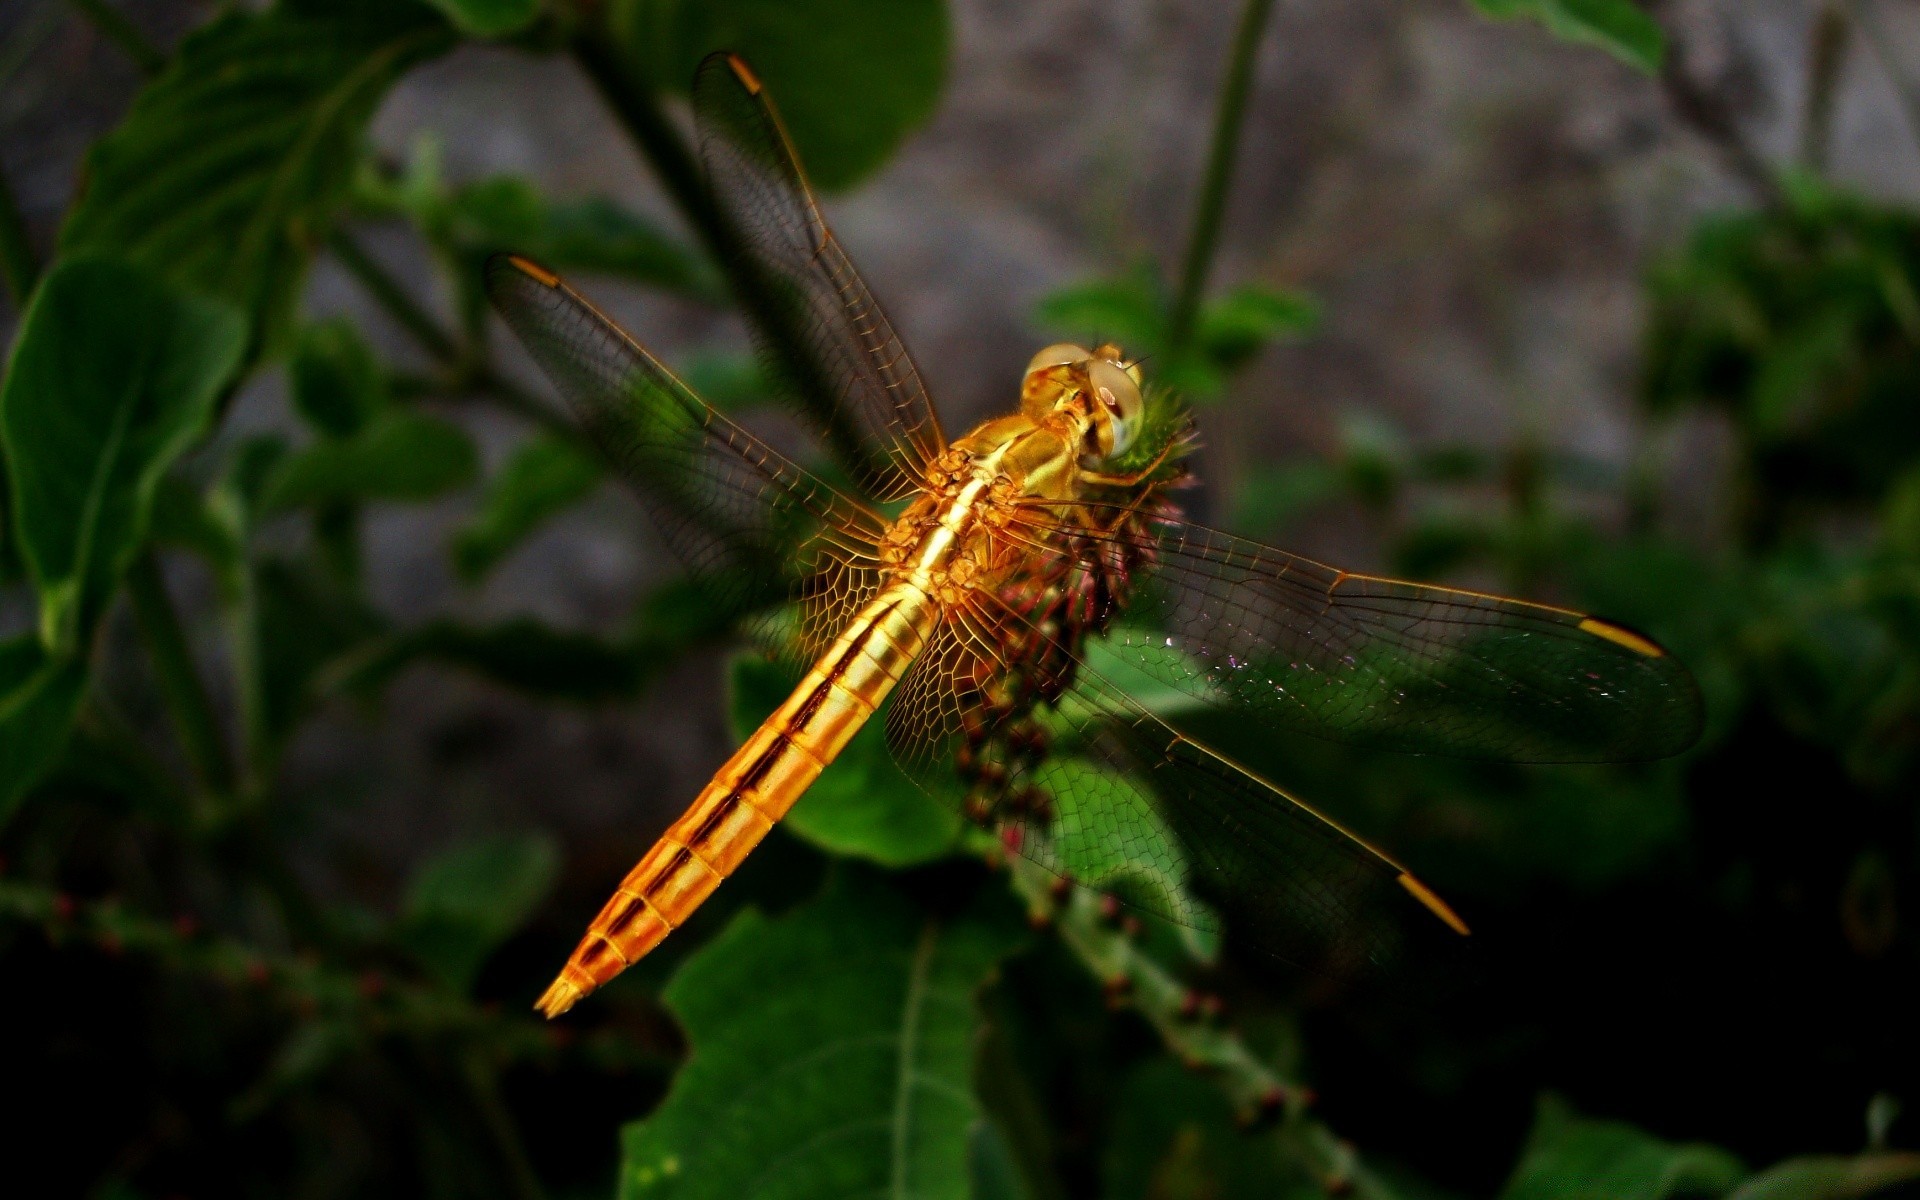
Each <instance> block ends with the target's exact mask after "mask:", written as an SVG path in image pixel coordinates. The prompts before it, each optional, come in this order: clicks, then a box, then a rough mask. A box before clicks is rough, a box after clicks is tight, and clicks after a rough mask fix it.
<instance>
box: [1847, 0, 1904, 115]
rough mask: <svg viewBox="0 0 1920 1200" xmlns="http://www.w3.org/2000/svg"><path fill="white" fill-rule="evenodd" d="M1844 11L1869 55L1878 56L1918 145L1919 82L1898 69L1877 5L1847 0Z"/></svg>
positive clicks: (1865, 1)
mask: <svg viewBox="0 0 1920 1200" xmlns="http://www.w3.org/2000/svg"><path fill="white" fill-rule="evenodd" d="M1847 11H1848V12H1849V13H1850V14H1851V15H1852V17H1853V23H1854V24H1855V25H1857V26H1858V27H1859V28H1860V32H1861V33H1863V34H1865V35H1866V41H1867V45H1868V47H1869V48H1871V49H1872V50H1873V56H1874V57H1875V58H1877V59H1879V60H1880V69H1881V70H1882V71H1885V72H1886V74H1887V78H1888V79H1889V80H1891V81H1892V83H1893V90H1894V93H1895V94H1896V95H1897V96H1899V97H1900V107H1901V110H1902V111H1903V112H1904V113H1905V115H1906V118H1907V133H1908V135H1909V136H1911V137H1912V138H1913V141H1914V144H1915V145H1916V146H1920V83H1917V82H1915V81H1914V80H1913V79H1911V78H1909V77H1908V76H1907V73H1906V72H1905V71H1903V70H1902V69H1901V64H1900V60H1899V57H1898V56H1897V55H1896V54H1895V52H1894V49H1893V47H1894V44H1895V43H1894V39H1893V36H1892V35H1891V34H1890V33H1889V32H1888V31H1887V27H1886V25H1885V24H1884V23H1883V22H1884V18H1883V16H1882V15H1881V13H1880V10H1879V7H1878V6H1877V5H1875V4H1873V3H1871V2H1869V0H1849V2H1848V4H1847Z"/></svg>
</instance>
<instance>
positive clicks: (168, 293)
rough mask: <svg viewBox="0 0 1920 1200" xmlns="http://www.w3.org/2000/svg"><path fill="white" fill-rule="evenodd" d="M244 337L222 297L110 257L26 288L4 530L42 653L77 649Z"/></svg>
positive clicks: (1, 414) (12, 374)
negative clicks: (27, 577) (185, 289)
mask: <svg viewBox="0 0 1920 1200" xmlns="http://www.w3.org/2000/svg"><path fill="white" fill-rule="evenodd" d="M245 336H246V335H245V330H244V327H243V326H242V324H241V322H240V319H239V317H238V315H237V314H235V313H234V312H233V311H232V310H231V309H229V308H227V307H226V306H225V305H221V304H216V303H214V302H212V301H209V300H204V299H200V298H197V297H193V296H188V295H185V294H182V293H179V292H177V291H175V290H174V289H172V288H170V287H168V286H166V285H164V284H162V283H161V282H160V281H158V280H157V279H155V278H153V277H152V276H151V275H149V274H148V273H147V272H146V271H144V270H142V269H139V268H136V267H133V266H129V265H126V264H123V263H117V262H110V261H107V260H103V259H83V260H71V261H67V262H63V263H61V264H60V265H58V266H56V267H55V268H54V269H53V270H52V271H51V272H50V273H49V274H48V275H47V277H46V280H45V281H44V282H43V283H42V284H41V286H40V289H39V291H38V292H37V293H36V294H35V296H34V300H33V302H32V304H30V305H29V306H28V308H27V312H26V314H25V316H24V318H23V319H22V322H21V331H20V336H19V341H18V342H17V344H16V345H15V347H14V352H13V361H12V364H11V367H10V368H9V370H8V372H7V377H6V381H5V383H4V385H0V438H4V441H5V445H6V452H7V461H8V473H9V475H10V476H11V481H12V485H13V496H12V504H11V505H10V507H11V509H12V518H13V531H12V532H13V535H14V537H15V538H17V539H18V544H19V548H20V551H21V557H22V558H23V559H24V560H25V562H26V565H27V568H28V571H29V573H30V574H31V575H32V577H33V581H34V586H35V588H36V589H37V590H38V592H39V595H40V636H41V640H42V642H43V643H44V644H45V645H46V646H47V648H48V649H49V650H50V651H52V652H53V654H54V655H55V656H56V657H65V656H68V655H72V654H75V653H78V652H80V651H81V649H82V647H83V644H84V639H85V638H86V636H87V635H88V633H89V632H90V631H91V629H92V626H93V622H94V621H95V620H96V619H97V618H98V617H99V616H100V614H101V612H102V611H104V609H105V608H106V604H107V601H108V600H109V598H110V597H111V596H112V593H113V591H114V588H115V586H116V585H117V583H118V580H119V577H120V573H121V572H122V571H123V570H125V568H126V565H127V563H128V562H129V561H130V560H131V558H132V556H133V554H134V552H135V551H136V550H137V549H138V548H139V545H140V542H141V540H142V539H143V538H144V537H145V536H146V526H147V518H148V513H149V511H150V510H151V508H152V504H153V494H154V491H155V489H157V488H158V487H159V485H160V479H161V477H162V476H163V475H164V474H165V473H166V470H167V467H168V466H169V464H171V463H172V461H173V460H174V458H175V457H177V456H178V455H179V454H180V453H181V452H182V451H183V450H185V449H186V448H187V447H188V446H189V445H191V444H192V443H193V441H194V440H195V439H196V438H198V437H199V436H200V433H201V431H202V430H203V429H205V428H206V425H207V421H208V420H209V418H210V417H211V416H212V413H213V405H214V400H215V398H216V396H218V394H219V392H220V389H221V387H222V386H223V385H224V384H225V383H226V381H227V379H228V378H229V377H230V376H231V375H232V374H233V371H234V368H235V367H236V366H237V365H238V364H239V361H240V355H241V351H242V347H243V345H244V339H245Z"/></svg>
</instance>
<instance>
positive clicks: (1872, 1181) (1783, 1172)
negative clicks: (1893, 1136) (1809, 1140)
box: [1728, 1153, 1920, 1200]
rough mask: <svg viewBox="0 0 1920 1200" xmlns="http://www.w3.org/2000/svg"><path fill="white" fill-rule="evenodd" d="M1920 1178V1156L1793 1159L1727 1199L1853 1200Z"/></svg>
mask: <svg viewBox="0 0 1920 1200" xmlns="http://www.w3.org/2000/svg"><path fill="white" fill-rule="evenodd" d="M1916 1179H1920V1154H1903V1153H1876V1154H1863V1155H1861V1156H1860V1157H1858V1158H1839V1157H1817V1158H1790V1159H1788V1160H1787V1161H1786V1162H1783V1163H1778V1164H1776V1165H1774V1166H1771V1167H1769V1168H1767V1169H1766V1170H1764V1171H1762V1172H1760V1173H1759V1174H1758V1175H1755V1176H1754V1177H1753V1178H1752V1179H1749V1180H1747V1181H1746V1182H1745V1183H1743V1184H1741V1185H1740V1186H1739V1187H1738V1188H1736V1189H1734V1191H1733V1193H1732V1195H1731V1196H1729V1197H1728V1200H1853V1197H1855V1196H1872V1195H1874V1194H1876V1193H1878V1192H1879V1191H1881V1189H1883V1188H1888V1187H1891V1186H1893V1185H1894V1184H1896V1183H1909V1182H1911V1181H1913V1180H1916Z"/></svg>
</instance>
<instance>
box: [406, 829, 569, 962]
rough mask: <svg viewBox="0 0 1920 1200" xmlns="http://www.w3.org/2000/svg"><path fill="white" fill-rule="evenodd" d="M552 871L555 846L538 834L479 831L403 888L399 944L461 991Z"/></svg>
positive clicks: (527, 911)
mask: <svg viewBox="0 0 1920 1200" xmlns="http://www.w3.org/2000/svg"><path fill="white" fill-rule="evenodd" d="M559 874H560V851H559V848H558V847H556V846H555V845H554V843H553V839H552V838H549V837H545V836H540V835H527V836H521V837H492V838H485V839H482V840H480V841H475V842H469V843H467V844H465V845H462V846H457V847H455V848H454V849H451V850H448V851H445V852H443V853H441V854H439V855H436V856H435V857H433V858H431V859H428V860H427V862H426V863H425V865H423V866H422V867H421V868H420V870H419V872H418V873H416V874H415V875H414V877H413V882H412V884H411V885H410V886H409V887H408V888H407V898H406V902H405V904H404V905H402V907H401V911H400V928H399V936H400V941H401V944H402V945H404V946H406V947H407V948H408V949H409V950H411V951H412V952H413V955H414V957H416V958H418V959H419V960H420V961H421V963H422V965H424V966H425V967H426V969H427V970H428V972H429V973H431V974H432V975H433V976H434V977H435V978H436V979H438V980H439V981H440V982H441V983H443V984H445V985H446V986H447V987H449V988H451V989H453V990H454V991H458V992H464V991H466V990H468V989H469V988H471V987H472V986H473V980H474V976H476V975H478V974H479V973H480V968H481V966H483V965H484V964H485V963H486V961H487V956H488V955H490V954H492V953H493V952H494V951H495V950H496V949H498V948H499V946H500V943H502V942H504V941H506V940H507V938H509V937H511V936H512V935H513V934H514V933H515V932H516V931H518V930H519V928H520V927H521V926H522V925H523V924H525V923H526V920H527V918H528V917H529V916H531V915H532V913H533V910H534V909H536V908H538V907H539V906H540V902H541V901H542V900H545V899H546V898H547V893H548V892H549V891H551V890H552V889H553V883H554V880H555V879H557V878H558V877H559Z"/></svg>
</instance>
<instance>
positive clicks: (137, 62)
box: [67, 0, 167, 75]
mask: <svg viewBox="0 0 1920 1200" xmlns="http://www.w3.org/2000/svg"><path fill="white" fill-rule="evenodd" d="M67 2H68V3H69V4H71V5H73V7H74V8H76V9H78V10H79V11H80V13H81V15H82V16H84V17H86V18H87V20H88V21H90V22H92V23H93V27H94V28H95V29H98V30H99V31H100V33H101V36H103V37H105V38H106V39H107V40H108V41H110V42H112V43H113V44H114V45H116V46H118V47H120V49H121V50H122V51H124V52H125V53H126V56H127V57H128V58H131V59H132V60H133V65H134V66H136V67H139V68H140V73H141V74H143V75H157V74H159V72H160V68H162V67H164V66H166V65H167V56H166V55H165V54H162V53H161V52H160V49H159V47H157V46H155V45H154V44H153V43H152V42H150V41H148V40H147V35H146V34H144V33H141V32H140V30H139V29H138V28H137V27H136V26H135V25H134V23H133V22H132V21H129V20H127V18H126V16H125V15H124V14H122V13H121V12H120V10H119V9H117V8H115V7H113V5H111V4H109V3H107V0H67Z"/></svg>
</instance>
